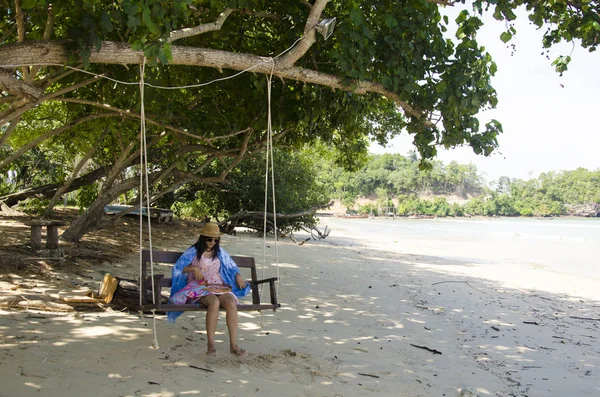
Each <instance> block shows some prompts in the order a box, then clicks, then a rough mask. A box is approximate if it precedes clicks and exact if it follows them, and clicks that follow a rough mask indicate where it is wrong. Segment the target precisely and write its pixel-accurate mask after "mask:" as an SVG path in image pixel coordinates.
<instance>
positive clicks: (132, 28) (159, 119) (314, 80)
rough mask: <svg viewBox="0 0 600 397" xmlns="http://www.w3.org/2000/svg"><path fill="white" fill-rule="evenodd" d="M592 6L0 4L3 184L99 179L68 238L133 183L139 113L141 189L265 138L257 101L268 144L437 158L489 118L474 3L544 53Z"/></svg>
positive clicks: (69, 184)
mask: <svg viewBox="0 0 600 397" xmlns="http://www.w3.org/2000/svg"><path fill="white" fill-rule="evenodd" d="M598 4H599V3H598V1H597V0H589V1H588V0H581V1H580V0H565V1H557V0H542V1H539V0H535V1H534V0H529V1H522V0H490V1H480V0H476V1H474V2H473V3H471V4H469V5H467V4H464V3H463V2H452V1H445V0H429V1H427V0H403V1H395V0H376V1H375V0H374V1H369V2H364V1H363V2H359V1H355V0H315V1H306V0H305V1H276V2H274V1H265V0H210V1H209V0H181V1H172V2H164V1H158V0H144V1H139V0H121V1H110V2H108V1H93V0H71V1H67V0H59V1H49V0H15V1H9V0H0V13H1V14H0V31H1V39H0V40H1V41H0V88H1V89H2V95H1V96H0V127H1V128H2V130H1V132H0V134H1V135H0V145H3V147H2V152H1V153H2V157H1V158H0V170H6V169H11V171H12V172H13V174H12V176H11V178H13V179H12V180H14V178H15V177H18V176H22V175H26V174H27V172H25V171H27V170H26V169H23V167H22V165H23V164H25V163H26V162H24V161H23V159H24V157H23V156H29V157H30V158H33V157H35V156H37V157H36V158H38V157H40V156H41V157H43V158H46V159H48V162H49V163H50V164H53V165H58V167H57V170H60V171H58V172H55V173H52V172H51V168H48V169H46V170H45V172H47V175H46V177H48V178H50V177H51V178H50V179H51V182H54V183H58V184H59V187H57V188H55V190H54V197H53V201H54V202H55V201H56V199H57V198H58V197H59V195H60V194H62V193H64V192H67V191H69V190H72V189H74V188H75V187H76V186H81V185H82V184H84V182H83V181H84V179H82V178H84V177H85V176H86V175H89V174H90V173H91V172H95V174H93V175H94V177H93V178H92V177H88V178H87V179H85V184H87V185H90V184H93V183H95V182H96V181H98V180H102V184H101V187H99V189H100V190H99V191H98V192H97V195H96V196H95V200H94V201H93V202H92V203H91V205H90V207H89V208H88V211H87V213H86V214H85V215H84V216H82V217H81V218H80V220H78V221H77V222H74V224H72V225H71V227H70V228H69V230H68V231H67V233H65V234H66V236H65V237H66V238H69V239H73V240H77V239H78V238H80V237H81V235H82V234H83V233H85V229H86V228H89V227H92V226H93V225H94V224H95V223H97V219H98V216H99V214H100V213H101V209H102V208H103V206H104V205H105V204H107V203H109V202H110V201H112V200H113V199H114V198H116V197H118V196H119V195H120V194H123V193H124V192H128V191H135V186H136V185H137V183H138V178H137V177H136V176H135V169H136V168H135V166H134V164H135V163H136V161H137V160H138V159H139V158H140V152H144V150H142V149H143V148H142V147H141V146H142V145H141V144H140V139H139V130H140V126H139V124H140V119H141V118H143V119H145V122H146V126H147V127H146V128H147V131H146V132H147V153H148V154H147V163H148V167H147V168H148V171H149V177H150V181H151V183H152V192H151V193H152V194H151V195H152V197H151V198H150V200H151V201H155V200H158V199H160V197H163V196H164V195H167V194H169V193H172V192H173V191H176V190H177V189H180V188H181V187H182V186H183V185H185V184H187V183H192V182H193V183H209V184H210V183H215V182H220V181H223V180H224V179H225V178H226V177H227V175H228V174H229V173H230V172H231V171H232V170H233V169H235V167H236V166H237V165H238V164H239V162H240V161H241V160H242V159H243V158H244V157H245V156H246V155H248V154H249V153H253V152H256V151H260V150H263V149H264V147H265V143H266V141H267V139H266V131H267V130H268V124H269V117H268V112H267V97H268V96H269V95H270V106H271V110H272V120H271V122H272V130H273V131H274V140H275V144H276V145H282V146H286V147H291V148H294V147H300V146H301V145H302V144H305V143H310V142H314V141H317V140H318V141H321V142H326V143H327V144H329V145H332V146H333V147H335V148H336V149H337V152H338V156H337V162H338V164H342V165H344V166H346V167H347V168H350V169H352V168H356V167H357V166H358V165H360V160H361V159H363V158H364V155H365V153H366V148H367V146H368V143H369V141H370V140H376V141H379V142H380V143H384V142H386V141H387V139H389V138H390V137H393V136H394V135H396V134H399V133H401V132H403V131H406V133H408V134H411V135H412V136H413V137H414V144H415V148H416V150H417V152H418V153H419V155H420V157H421V159H431V158H433V157H435V155H436V147H438V146H443V147H447V148H450V147H455V146H459V145H470V146H471V147H472V148H473V150H474V151H475V153H478V154H483V155H489V154H490V153H491V152H492V151H493V150H494V149H495V148H496V147H497V145H498V144H497V135H498V134H499V133H500V132H501V131H502V127H501V124H500V123H499V122H498V121H495V120H493V121H491V122H490V123H488V124H486V125H485V126H480V125H479V121H478V119H477V114H478V112H479V111H481V110H483V109H486V108H489V107H494V106H495V105H496V102H497V98H496V92H495V90H494V88H493V87H492V86H491V84H490V79H491V76H493V74H494V73H495V72H496V65H495V64H494V62H493V60H492V57H491V56H490V54H488V53H487V52H486V50H485V47H484V46H483V45H481V44H480V43H479V42H478V41H477V31H478V29H479V28H480V27H481V26H482V23H483V22H482V19H481V15H482V14H483V13H485V12H492V13H493V15H494V17H495V18H496V19H498V20H499V21H504V23H506V26H507V31H506V32H505V33H504V34H503V35H502V36H501V37H500V38H499V39H501V40H503V41H505V42H506V41H508V40H511V39H512V38H513V36H514V34H515V33H516V32H515V30H514V28H513V27H512V26H511V21H512V20H514V18H515V13H514V10H515V9H516V8H517V7H521V6H522V7H524V8H525V9H526V10H527V13H528V15H529V18H530V20H531V21H532V23H534V24H536V25H537V26H539V27H540V28H543V29H546V33H545V35H544V40H543V43H541V45H543V46H544V47H549V46H552V45H553V44H555V43H557V42H560V41H563V40H565V41H573V42H576V43H577V44H578V45H581V46H582V47H584V48H588V49H589V50H590V51H593V50H595V49H596V47H597V45H598V43H599V42H600V40H599V39H600V17H599V11H600V10H599V5H598ZM445 6H453V7H460V8H461V9H462V11H461V12H460V13H459V15H458V17H457V18H456V21H455V22H456V26H457V28H456V32H448V31H447V30H448V26H449V21H448V18H447V17H444V16H443V15H442V14H441V13H440V8H441V7H445ZM333 18H335V28H334V30H333V33H332V34H331V35H327V34H324V35H323V36H321V35H320V33H325V32H324V31H323V29H322V28H321V26H322V25H319V23H320V22H322V21H323V20H324V19H327V20H329V21H330V22H331V21H332V20H333ZM330 27H331V26H330ZM319 32H320V33H319ZM451 33H453V35H452V34H451ZM326 36H327V38H326ZM452 36H454V37H452ZM569 60H570V59H569V58H568V56H564V57H561V58H559V59H557V60H555V67H556V69H557V70H558V71H559V72H563V71H565V70H566V69H567V66H568V62H569ZM242 71H243V72H244V73H239V72H242ZM265 75H266V76H268V77H270V76H272V79H271V80H270V81H271V84H270V85H268V84H267V83H266V82H265V77H264V76H265ZM142 80H143V82H144V83H145V86H144V88H143V90H142V89H141V85H140V84H139V83H140V81H142ZM209 82H213V83H211V84H207V83H209ZM176 87H177V88H176ZM269 87H270V89H269ZM142 97H143V100H142ZM142 104H143V106H142ZM215 162H217V163H221V164H227V166H226V167H221V168H218V167H216V166H215ZM19 164H21V168H22V169H18V167H19ZM421 165H422V166H426V165H427V163H421ZM25 168H27V167H25ZM215 169H219V173H215V172H214V170H215ZM36 177H37V178H38V180H39V181H40V183H42V182H41V179H43V178H42V177H43V175H36ZM22 181H24V179H23V180H22ZM85 184H84V185H85ZM0 186H2V185H0ZM22 187H23V188H32V187H36V186H31V185H27V184H23V186H22ZM7 189H8V190H11V189H10V187H8V188H7ZM4 193H12V191H6V192H4ZM93 196H94V195H92V198H94V197H93Z"/></svg>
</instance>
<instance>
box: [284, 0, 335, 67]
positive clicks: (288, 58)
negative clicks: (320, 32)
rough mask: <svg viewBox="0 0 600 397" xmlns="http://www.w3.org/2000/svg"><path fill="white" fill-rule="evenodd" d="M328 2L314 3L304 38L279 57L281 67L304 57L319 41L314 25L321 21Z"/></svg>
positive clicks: (325, 0) (306, 24)
mask: <svg viewBox="0 0 600 397" xmlns="http://www.w3.org/2000/svg"><path fill="white" fill-rule="evenodd" d="M328 2H329V0H317V1H315V4H313V6H312V8H311V10H310V13H309V14H308V18H306V23H305V25H304V33H303V35H302V38H301V39H300V41H299V42H298V44H296V45H295V46H294V48H292V49H291V50H290V51H288V52H287V53H286V54H285V55H283V56H282V57H281V58H279V60H278V66H279V67H280V68H287V67H290V66H292V65H293V64H294V63H296V61H297V60H298V59H300V58H302V57H303V56H304V54H306V52H307V51H308V50H309V48H310V47H311V46H312V45H313V44H314V43H315V41H317V32H316V30H315V29H314V27H315V26H316V25H317V23H319V19H320V18H321V14H322V13H323V9H324V8H325V6H326V5H327V3H328Z"/></svg>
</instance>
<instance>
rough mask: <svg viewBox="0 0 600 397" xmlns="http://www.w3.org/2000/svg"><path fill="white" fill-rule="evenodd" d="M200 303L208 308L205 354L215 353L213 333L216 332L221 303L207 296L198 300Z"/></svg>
mask: <svg viewBox="0 0 600 397" xmlns="http://www.w3.org/2000/svg"><path fill="white" fill-rule="evenodd" d="M200 303H202V304H203V305H204V306H206V307H207V308H208V310H207V311H206V337H207V339H208V347H207V349H206V353H207V354H213V353H215V352H216V351H217V349H216V348H215V332H217V322H218V321H219V307H220V306H221V302H220V301H219V298H217V296H216V295H208V296H205V297H203V298H200Z"/></svg>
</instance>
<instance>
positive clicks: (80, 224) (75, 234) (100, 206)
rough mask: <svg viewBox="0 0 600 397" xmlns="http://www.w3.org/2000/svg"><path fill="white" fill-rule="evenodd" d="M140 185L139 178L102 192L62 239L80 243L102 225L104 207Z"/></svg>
mask: <svg viewBox="0 0 600 397" xmlns="http://www.w3.org/2000/svg"><path fill="white" fill-rule="evenodd" d="M138 183H139V178H138V177H133V178H129V179H126V180H125V181H123V182H121V183H119V184H117V185H116V186H113V187H111V188H110V189H107V190H106V191H104V192H102V194H101V195H100V197H98V198H97V199H96V201H94V203H93V204H92V205H91V206H90V207H89V208H88V209H87V211H85V212H84V213H83V214H81V215H80V216H79V217H78V218H77V219H75V221H73V223H71V225H70V226H69V227H68V228H67V230H65V231H64V232H63V234H62V235H61V237H60V238H61V239H63V240H65V241H72V242H78V241H79V240H81V238H82V237H83V236H84V235H85V234H86V233H88V232H89V231H91V230H93V229H95V228H96V227H98V226H99V225H100V220H101V219H102V215H103V214H104V206H106V205H107V204H109V203H111V202H112V201H113V200H114V199H116V198H117V197H119V195H120V194H122V193H124V192H126V191H128V190H131V189H133V188H134V187H135V186H136V185H137V184H138Z"/></svg>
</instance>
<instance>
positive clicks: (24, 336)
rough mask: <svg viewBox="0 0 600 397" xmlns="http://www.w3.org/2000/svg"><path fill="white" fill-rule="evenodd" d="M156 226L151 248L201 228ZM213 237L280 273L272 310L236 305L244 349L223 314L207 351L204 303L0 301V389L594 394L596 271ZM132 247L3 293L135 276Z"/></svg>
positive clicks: (599, 345) (330, 243)
mask: <svg viewBox="0 0 600 397" xmlns="http://www.w3.org/2000/svg"><path fill="white" fill-rule="evenodd" d="M166 227H169V226H163V230H162V234H161V233H157V236H154V237H153V245H154V248H155V249H169V250H183V249H185V248H187V247H188V246H189V245H190V244H191V243H193V242H194V239H195V238H196V236H189V238H188V239H184V238H181V236H180V235H179V236H178V237H177V238H174V237H173V235H172V233H170V232H169V231H168V230H166V229H164V228H166ZM170 227H173V228H175V227H176V225H173V226H170ZM165 230H166V233H165ZM161 236H162V237H161ZM350 240H351V241H352V242H351V243H350ZM222 246H223V247H224V248H225V249H226V250H227V251H228V252H229V253H231V254H234V255H248V256H254V257H255V258H256V260H257V263H258V264H259V265H258V266H259V278H262V277H261V276H262V275H263V274H264V277H272V276H276V275H279V277H280V283H279V289H278V295H279V300H280V302H281V303H282V307H281V308H280V309H279V310H277V311H276V312H272V311H271V312H264V313H262V314H260V313H258V312H246V313H240V332H239V338H240V345H241V346H242V347H243V348H245V349H246V350H248V352H249V354H248V355H247V356H246V357H236V356H233V355H231V354H229V352H228V342H227V340H228V339H227V330H226V327H225V321H224V313H223V314H222V316H221V319H220V321H219V325H218V329H217V342H218V346H217V356H216V357H210V356H206V355H205V354H204V352H205V350H206V340H205V330H204V313H203V312H188V313H186V314H184V315H183V316H181V317H180V318H179V319H178V320H177V323H176V324H167V322H166V318H165V316H162V315H157V316H156V318H153V317H152V316H148V315H146V316H144V317H140V316H139V315H137V314H136V313H128V312H125V311H123V312H118V311H111V310H107V311H101V312H99V311H95V312H94V311H90V312H81V311H80V312H48V311H38V310H15V309H0V354H1V356H2V360H1V361H0V375H1V376H2V379H3V381H2V387H0V396H7V397H8V396H11V397H12V396H40V395H43V396H82V395H86V396H148V397H150V396H152V397H157V396H165V397H170V396H247V395H257V396H309V395H310V396H411V397H412V396H415V397H416V396H449V397H450V396H459V395H461V391H462V395H463V396H476V395H478V396H528V397H542V396H557V397H558V396H581V397H587V396H590V397H591V396H598V395H600V341H599V338H600V333H599V332H598V330H599V326H600V320H599V318H600V289H599V288H598V281H597V280H596V279H593V278H583V277H577V276H569V275H565V274H561V273H556V272H552V271H550V270H548V269H545V268H543V267H535V266H529V267H527V266H522V265H518V264H514V263H506V264H502V263H500V264H499V265H498V266H495V267H494V268H493V269H490V268H489V266H488V267H486V266H481V265H479V264H478V263H476V262H473V261H468V262H467V261H464V260H461V259H456V258H449V257H447V256H445V255H444V252H440V251H439V250H431V252H429V253H427V254H425V253H423V252H420V253H419V254H414V253H410V252H406V250H402V251H399V250H395V249H394V247H391V246H390V247H388V248H387V249H386V247H374V246H369V245H366V244H360V239H357V236H347V235H344V234H343V231H342V232H339V231H336V229H335V228H333V232H332V233H331V235H330V237H329V238H327V239H326V240H321V241H312V240H311V241H308V242H306V243H305V244H303V245H298V244H295V243H294V242H292V241H291V240H289V239H285V240H282V241H280V242H279V243H277V244H275V243H274V241H273V240H272V239H269V240H267V242H266V245H265V243H264V240H263V239H262V238H259V237H255V236H253V235H250V234H246V233H238V235H237V236H224V237H223V238H222ZM131 248H132V249H131V250H129V251H127V252H123V254H122V259H120V260H116V261H115V260H113V261H110V262H108V261H107V262H103V263H98V266H97V269H94V268H90V266H86V267H87V268H88V269H87V270H88V271H89V272H90V274H92V275H93V278H94V279H93V280H91V281H90V280H86V279H83V278H78V276H76V275H73V274H69V275H65V276H64V277H63V278H62V279H60V278H59V279H60V280H56V279H54V280H44V281H42V280H40V279H39V277H38V278H33V279H31V278H28V277H27V275H26V274H25V275H23V274H19V275H16V274H11V273H10V272H9V271H6V272H4V274H3V276H2V278H0V290H1V292H2V297H3V298H6V297H10V296H15V295H19V294H24V293H27V294H47V295H49V296H57V294H58V293H59V292H60V291H64V289H65V287H66V286H68V285H69V283H70V284H71V285H72V288H76V287H81V286H84V285H86V283H87V284H93V283H96V284H97V283H99V280H100V278H101V275H102V273H103V272H110V273H111V274H114V275H116V276H118V277H122V278H130V279H135V278H137V277H138V268H139V257H138V253H137V252H135V251H136V247H131ZM263 253H264V254H263ZM471 256H477V253H476V252H475V253H471ZM263 257H264V258H265V260H263ZM3 265H4V266H5V267H6V266H7V264H3ZM164 270H167V271H168V268H166V267H165V266H162V267H161V266H158V268H157V269H155V272H163V271H164ZM32 283H33V286H32ZM19 284H20V285H21V287H18V286H19ZM26 284H29V286H28V287H27V290H25V289H24V288H25V287H24V286H25V285H26ZM15 285H16V286H17V287H15ZM264 293H265V294H267V293H268V291H264ZM154 329H156V340H157V341H158V348H153V347H152V345H153V342H154V341H155V336H154Z"/></svg>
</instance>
